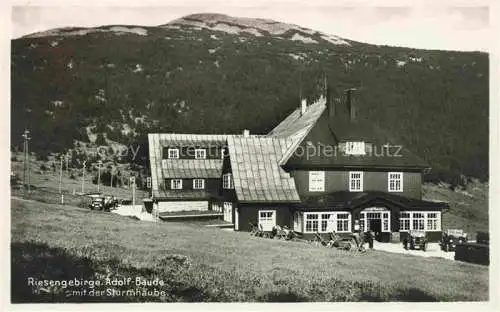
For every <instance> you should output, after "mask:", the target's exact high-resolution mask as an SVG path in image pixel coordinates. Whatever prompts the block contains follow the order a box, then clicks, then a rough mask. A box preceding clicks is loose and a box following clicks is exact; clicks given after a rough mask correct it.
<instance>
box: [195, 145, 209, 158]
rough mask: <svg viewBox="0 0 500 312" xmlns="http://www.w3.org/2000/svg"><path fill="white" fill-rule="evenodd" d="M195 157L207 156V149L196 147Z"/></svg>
mask: <svg viewBox="0 0 500 312" xmlns="http://www.w3.org/2000/svg"><path fill="white" fill-rule="evenodd" d="M194 158H195V159H205V158H207V151H206V150H205V149H204V148H197V149H195V150H194Z"/></svg>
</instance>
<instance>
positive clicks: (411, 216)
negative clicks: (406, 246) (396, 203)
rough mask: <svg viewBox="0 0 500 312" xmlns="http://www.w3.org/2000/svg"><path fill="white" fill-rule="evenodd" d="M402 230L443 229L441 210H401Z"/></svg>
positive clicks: (400, 221) (400, 225) (400, 223)
mask: <svg viewBox="0 0 500 312" xmlns="http://www.w3.org/2000/svg"><path fill="white" fill-rule="evenodd" d="M399 230H400V231H410V230H419V231H441V212H438V211H433V212H411V211H407V212H401V214H400V218H399Z"/></svg>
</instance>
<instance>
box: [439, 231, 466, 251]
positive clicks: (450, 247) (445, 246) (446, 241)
mask: <svg viewBox="0 0 500 312" xmlns="http://www.w3.org/2000/svg"><path fill="white" fill-rule="evenodd" d="M466 242H467V233H465V232H464V231H463V230H458V229H448V230H446V231H444V232H443V235H442V236H441V242H440V245H441V249H442V250H444V251H446V252H448V251H454V250H455V247H456V246H457V245H458V244H463V243H466Z"/></svg>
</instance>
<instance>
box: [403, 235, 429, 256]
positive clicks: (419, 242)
mask: <svg viewBox="0 0 500 312" xmlns="http://www.w3.org/2000/svg"><path fill="white" fill-rule="evenodd" d="M403 246H404V248H405V249H406V250H408V248H410V249H411V250H413V249H415V247H418V248H419V249H420V250H423V251H426V250H427V238H426V236H425V231H410V232H409V233H408V236H407V237H405V238H404V239H403Z"/></svg>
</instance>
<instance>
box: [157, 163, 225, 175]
mask: <svg viewBox="0 0 500 312" xmlns="http://www.w3.org/2000/svg"><path fill="white" fill-rule="evenodd" d="M162 173H163V177H165V178H184V179H192V178H203V179H219V178H220V176H221V173H222V159H163V168H162Z"/></svg>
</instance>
